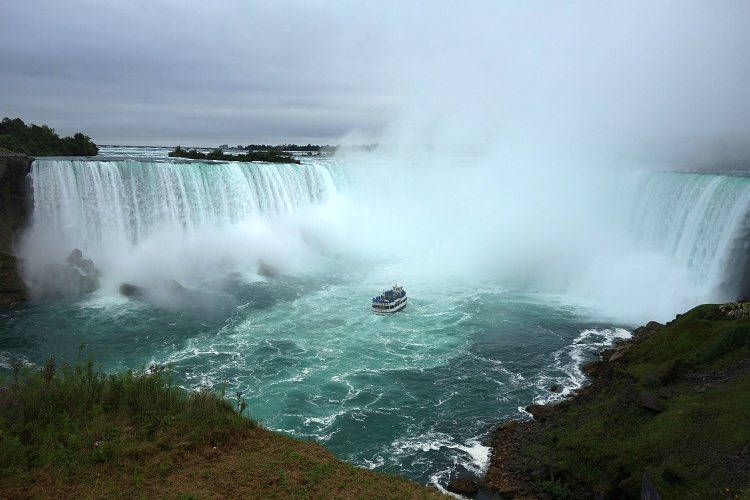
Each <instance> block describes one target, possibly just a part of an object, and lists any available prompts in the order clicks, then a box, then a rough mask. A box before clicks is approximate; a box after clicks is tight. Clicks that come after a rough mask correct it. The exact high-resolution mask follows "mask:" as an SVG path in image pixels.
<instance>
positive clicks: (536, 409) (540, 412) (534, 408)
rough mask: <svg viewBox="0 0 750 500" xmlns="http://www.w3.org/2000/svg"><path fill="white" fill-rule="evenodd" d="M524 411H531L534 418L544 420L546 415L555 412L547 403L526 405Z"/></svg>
mask: <svg viewBox="0 0 750 500" xmlns="http://www.w3.org/2000/svg"><path fill="white" fill-rule="evenodd" d="M526 411H527V412H529V413H531V416H532V417H534V420H537V421H539V422H544V421H545V420H546V419H547V417H549V416H550V415H552V414H553V413H555V408H554V406H548V405H529V406H527V407H526Z"/></svg>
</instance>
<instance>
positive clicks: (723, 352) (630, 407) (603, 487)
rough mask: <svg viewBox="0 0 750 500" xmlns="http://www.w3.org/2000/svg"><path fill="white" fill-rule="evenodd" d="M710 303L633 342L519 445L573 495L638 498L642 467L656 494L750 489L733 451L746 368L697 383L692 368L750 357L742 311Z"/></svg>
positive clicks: (708, 368)
mask: <svg viewBox="0 0 750 500" xmlns="http://www.w3.org/2000/svg"><path fill="white" fill-rule="evenodd" d="M715 308H716V306H711V305H708V306H700V307H698V308H696V309H694V310H692V311H690V312H689V313H687V314H685V315H682V316H680V317H679V318H678V319H677V320H676V321H675V322H673V323H672V324H670V325H669V326H668V327H667V328H665V329H664V330H662V331H660V332H659V333H657V334H655V335H653V336H651V337H650V338H648V339H646V340H644V341H643V342H641V343H638V344H635V345H633V346H632V347H631V348H630V349H629V350H628V351H627V353H626V354H625V356H624V359H625V360H626V363H627V364H626V366H625V367H624V368H623V369H616V370H615V371H614V374H613V376H612V378H611V383H609V384H607V385H604V386H602V387H601V388H600V389H597V392H596V395H595V397H592V398H589V399H588V400H587V401H586V402H585V403H581V404H574V405H570V406H569V408H568V409H565V410H561V411H558V412H557V413H556V414H555V416H554V418H553V422H552V423H551V424H549V425H548V426H546V427H544V432H542V433H541V434H540V437H539V438H537V439H536V441H535V443H534V445H533V446H526V447H525V448H524V453H525V454H527V455H529V456H532V457H534V458H536V459H539V460H541V461H542V463H545V464H546V465H547V466H548V467H549V468H550V470H553V471H555V473H556V475H557V478H559V479H562V481H563V483H562V484H563V485H564V486H566V487H568V488H571V489H572V490H574V491H576V492H578V494H579V497H581V498H585V497H586V496H580V495H589V496H591V497H593V496H595V495H596V494H602V495H612V494H616V493H617V494H625V495H627V496H628V497H632V498H638V497H639V496H640V487H641V476H642V474H643V472H644V471H646V472H648V474H649V476H650V477H651V479H652V481H653V482H654V484H655V485H656V487H657V488H658V490H659V491H660V492H661V494H662V495H663V496H664V498H746V499H747V498H750V480H749V479H748V478H747V473H748V470H747V465H743V464H742V463H741V462H742V460H743V459H741V458H733V457H738V456H740V455H741V454H742V453H743V450H746V449H747V447H748V446H750V424H749V422H750V376H749V375H748V374H741V373H740V374H735V375H734V376H731V377H714V378H713V379H712V378H711V377H709V379H707V380H708V382H710V385H708V386H706V387H702V386H703V385H704V384H705V383H706V382H704V381H703V380H702V378H701V376H699V375H701V374H704V375H705V374H710V373H712V372H713V373H716V372H717V371H721V370H724V371H727V370H730V369H731V367H732V366H736V363H738V361H740V360H742V359H747V358H748V357H750V320H748V319H737V320H732V321H730V320H725V319H722V318H720V317H719V316H718V315H716V314H715V313H714V310H715ZM730 371H731V370H730ZM644 390H647V391H650V392H652V393H659V394H661V397H660V399H661V401H662V403H663V404H664V407H665V410H664V411H662V412H654V411H652V410H649V409H647V408H645V407H644V406H643V405H642V404H641V399H640V395H641V392H642V391H644ZM745 460H746V458H745ZM538 487H539V488H541V489H543V490H545V491H546V492H547V494H549V495H551V496H552V497H553V498H566V495H568V494H569V493H570V491H569V490H566V489H565V488H563V487H562V486H560V485H559V484H558V483H556V482H547V483H545V484H539V485H538ZM555 492H558V493H555ZM735 495H736V496H735Z"/></svg>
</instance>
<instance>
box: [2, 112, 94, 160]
mask: <svg viewBox="0 0 750 500" xmlns="http://www.w3.org/2000/svg"><path fill="white" fill-rule="evenodd" d="M0 148H2V149H6V150H9V151H13V152H16V153H24V154H26V155H29V156H95V155H97V154H98V153H99V148H98V147H97V146H96V144H94V143H93V142H91V139H90V138H89V137H88V136H86V135H83V134H81V133H80V132H79V133H77V134H75V135H74V136H73V137H64V138H61V137H60V136H58V135H57V133H56V132H55V129H52V128H50V127H48V126H47V125H41V126H39V125H33V124H32V125H26V124H25V123H24V122H23V120H21V119H20V118H14V119H12V120H11V119H10V118H7V117H6V118H3V121H2V122H0Z"/></svg>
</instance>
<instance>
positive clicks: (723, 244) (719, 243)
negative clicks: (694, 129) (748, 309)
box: [616, 172, 750, 300]
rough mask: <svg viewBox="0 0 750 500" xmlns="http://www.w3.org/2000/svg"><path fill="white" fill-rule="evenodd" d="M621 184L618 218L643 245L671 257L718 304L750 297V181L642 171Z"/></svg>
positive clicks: (633, 174) (708, 175) (705, 175)
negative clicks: (749, 250) (749, 271)
mask: <svg viewBox="0 0 750 500" xmlns="http://www.w3.org/2000/svg"><path fill="white" fill-rule="evenodd" d="M621 181H623V182H622V184H621V191H620V200H619V203H618V206H617V207H616V208H617V212H618V215H617V216H618V217H619V218H620V219H621V221H623V222H624V224H625V225H626V227H627V229H628V231H629V232H630V233H631V234H632V235H633V236H634V237H635V238H636V241H637V242H638V243H639V244H641V245H644V246H646V247H648V248H650V249H652V250H655V251H658V252H660V253H663V254H665V255H668V256H670V258H672V259H673V260H674V261H675V262H676V263H677V264H678V265H679V266H681V267H683V268H685V269H687V270H689V272H690V275H691V277H692V279H693V280H694V282H695V283H696V284H699V285H702V286H704V287H706V289H707V291H708V293H709V296H710V297H713V298H715V299H716V300H734V299H736V298H737V297H738V296H740V295H746V294H747V287H748V283H747V282H748V277H747V276H746V274H747V269H746V268H747V264H748V262H747V248H748V236H749V235H748V232H749V229H750V177H744V176H736V175H720V174H701V173H684V172H656V173H655V172H636V173H632V174H628V175H627V176H625V178H624V179H621Z"/></svg>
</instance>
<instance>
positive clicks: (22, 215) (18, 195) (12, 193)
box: [0, 152, 34, 254]
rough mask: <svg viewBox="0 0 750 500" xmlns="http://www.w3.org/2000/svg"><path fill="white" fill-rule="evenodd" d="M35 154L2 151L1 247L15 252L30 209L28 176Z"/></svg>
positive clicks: (0, 165) (3, 250)
mask: <svg viewBox="0 0 750 500" xmlns="http://www.w3.org/2000/svg"><path fill="white" fill-rule="evenodd" d="M33 161H34V158H29V157H28V156H26V155H23V154H15V153H8V152H5V153H4V154H3V153H2V152H0V251H1V252H5V253H10V254H12V253H13V250H14V248H15V246H16V244H17V243H18V239H19V237H20V235H21V230H22V229H23V228H24V227H25V226H26V223H27V222H28V220H29V215H30V213H31V203H30V200H29V196H28V184H27V176H28V174H29V171H30V170H31V163H32V162H33Z"/></svg>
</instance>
